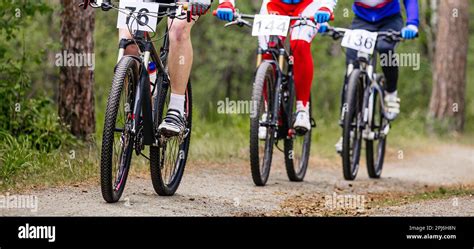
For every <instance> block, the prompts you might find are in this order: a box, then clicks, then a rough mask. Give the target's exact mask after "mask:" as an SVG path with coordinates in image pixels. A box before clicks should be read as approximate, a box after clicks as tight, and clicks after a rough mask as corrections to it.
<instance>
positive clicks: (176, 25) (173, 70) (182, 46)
mask: <svg viewBox="0 0 474 249" xmlns="http://www.w3.org/2000/svg"><path fill="white" fill-rule="evenodd" d="M195 18H196V17H195ZM193 23H194V21H192V22H189V23H188V22H187V20H179V19H177V18H176V19H169V20H168V25H169V39H170V51H169V54H168V69H169V74H170V79H171V96H170V102H169V105H168V112H167V114H166V117H165V118H164V120H163V122H162V123H161V124H160V126H159V128H158V129H159V130H160V131H161V132H163V134H166V135H165V136H176V135H179V134H183V132H184V131H185V129H186V121H185V118H184V114H185V112H186V110H185V106H184V104H185V101H186V95H185V94H186V88H187V85H188V80H189V75H190V74H191V67H192V65H193V46H192V44H191V28H192V26H193Z"/></svg>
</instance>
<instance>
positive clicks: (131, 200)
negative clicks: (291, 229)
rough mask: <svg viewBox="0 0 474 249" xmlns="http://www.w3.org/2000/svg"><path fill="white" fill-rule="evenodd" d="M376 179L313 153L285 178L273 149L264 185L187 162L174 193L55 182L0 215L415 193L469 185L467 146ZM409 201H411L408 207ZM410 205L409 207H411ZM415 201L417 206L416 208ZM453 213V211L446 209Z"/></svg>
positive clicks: (207, 212)
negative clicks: (305, 165) (297, 178)
mask: <svg viewBox="0 0 474 249" xmlns="http://www.w3.org/2000/svg"><path fill="white" fill-rule="evenodd" d="M388 160H389V161H388V162H387V163H386V166H385V169H384V172H383V178H382V179H380V180H370V179H369V178H368V176H367V173H366V169H365V167H361V170H360V172H359V176H358V178H357V180H356V181H354V182H348V181H344V180H342V172H341V171H342V170H341V168H340V166H339V164H335V163H333V162H328V161H321V160H317V159H314V158H312V159H311V161H310V167H309V169H308V174H307V176H306V178H305V182H302V183H292V182H289V181H288V180H287V177H286V173H285V171H284V165H283V158H282V155H281V153H279V152H276V154H275V159H274V164H273V168H272V172H271V176H270V180H269V182H268V185H267V186H266V187H255V186H254V185H253V182H252V180H251V177H250V172H249V169H248V165H247V164H246V163H239V164H228V165H204V164H195V165H191V166H190V169H188V170H187V171H186V172H185V175H184V178H183V181H182V184H181V186H180V188H179V189H178V192H177V194H176V195H175V196H173V197H159V196H157V195H156V194H155V193H154V191H153V188H152V186H151V181H150V179H149V178H148V177H132V179H130V180H129V182H128V183H127V186H126V190H125V193H124V195H123V197H122V200H121V201H120V202H119V203H116V204H106V203H105V202H104V201H103V200H102V197H101V194H100V187H99V186H98V185H95V186H85V187H83V186H79V187H60V188H51V189H46V190H40V191H32V192H30V193H28V194H33V195H36V196H37V197H38V200H39V203H38V211H37V212H31V211H30V210H19V209H0V216H1V215H6V216H11V215H26V216H30V215H39V216H79V215H80V216H233V215H261V214H269V213H274V212H275V211H278V210H280V209H281V204H282V203H283V202H285V201H286V200H288V199H289V198H294V197H295V196H296V197H298V196H304V195H312V196H316V197H317V198H319V197H320V198H321V199H322V198H323V197H324V196H326V195H333V194H334V193H337V194H360V195H371V194H383V193H403V194H410V193H416V192H422V191H423V190H426V189H427V188H431V187H437V186H460V185H471V184H474V148H472V147H464V146H459V145H441V146H439V147H438V148H436V149H434V150H433V151H431V152H429V153H427V154H423V155H416V156H413V157H410V158H406V159H403V160H397V159H396V158H389V159H388ZM473 198H474V197H462V198H461V200H460V204H461V205H463V207H462V209H461V208H459V209H449V208H440V207H441V206H440V205H437V202H440V203H442V204H443V205H445V207H446V205H449V201H448V200H435V201H432V202H427V203H416V204H409V205H404V206H400V207H385V208H380V209H377V210H372V211H371V215H392V214H393V215H407V214H408V215H409V214H410V213H413V215H450V211H449V210H455V212H456V213H452V214H451V215H474V214H473V212H472V210H474V201H473ZM410 205H411V206H410ZM413 205H415V206H413ZM416 205H418V206H416ZM453 212H454V211H453Z"/></svg>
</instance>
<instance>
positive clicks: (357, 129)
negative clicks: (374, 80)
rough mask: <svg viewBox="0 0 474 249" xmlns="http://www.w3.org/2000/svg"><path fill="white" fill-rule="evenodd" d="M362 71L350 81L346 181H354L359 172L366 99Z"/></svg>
mask: <svg viewBox="0 0 474 249" xmlns="http://www.w3.org/2000/svg"><path fill="white" fill-rule="evenodd" d="M360 74H361V72H360V70H359V69H356V70H354V71H353V72H352V73H351V75H350V77H349V81H348V87H347V92H346V100H345V102H344V103H345V106H346V108H345V114H344V120H343V123H344V126H343V132H342V133H343V134H342V137H343V142H342V168H343V174H344V179H346V180H354V179H355V178H356V176H357V172H358V171H359V161H360V151H361V146H362V127H361V122H362V105H363V98H364V89H363V84H362V83H363V82H361V78H360Z"/></svg>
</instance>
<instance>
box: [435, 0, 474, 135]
mask: <svg viewBox="0 0 474 249" xmlns="http://www.w3.org/2000/svg"><path fill="white" fill-rule="evenodd" d="M437 18H438V31H437V39H436V53H435V60H434V67H433V69H434V72H433V91H432V95H431V103H430V112H429V117H430V118H431V119H432V120H433V121H434V122H438V123H440V124H442V128H443V129H447V130H448V131H456V132H462V131H463V128H464V115H465V89H466V66H467V53H468V43H469V0H443V1H440V6H439V8H438V17H437Z"/></svg>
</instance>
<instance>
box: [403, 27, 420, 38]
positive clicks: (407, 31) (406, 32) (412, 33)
mask: <svg viewBox="0 0 474 249" xmlns="http://www.w3.org/2000/svg"><path fill="white" fill-rule="evenodd" d="M417 34H418V27H416V26H415V25H411V24H410V25H408V26H406V27H405V28H403V29H402V37H403V39H405V40H412V39H415V37H416V35H417Z"/></svg>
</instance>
